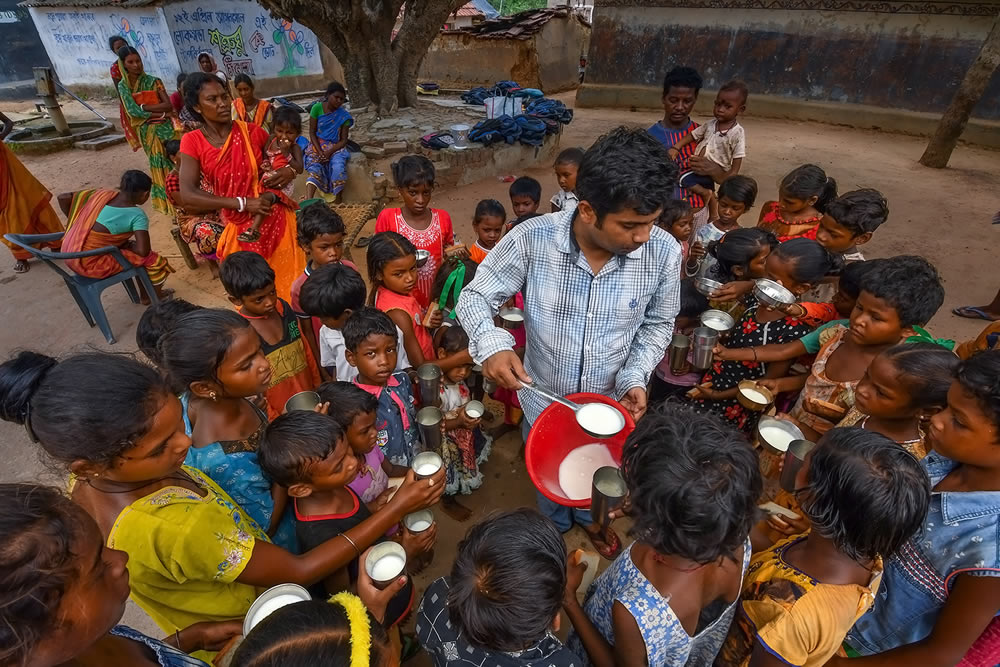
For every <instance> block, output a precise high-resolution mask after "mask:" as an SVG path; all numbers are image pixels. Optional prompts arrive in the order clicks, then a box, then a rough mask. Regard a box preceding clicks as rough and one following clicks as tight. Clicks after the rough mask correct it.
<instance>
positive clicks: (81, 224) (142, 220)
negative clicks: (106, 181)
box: [59, 169, 174, 304]
mask: <svg viewBox="0 0 1000 667" xmlns="http://www.w3.org/2000/svg"><path fill="white" fill-rule="evenodd" d="M152 187H153V180H152V179H151V178H150V177H149V176H147V175H146V174H144V173H143V172H141V171H137V170H135V169H129V170H128V171H126V172H125V173H124V174H122V181H121V186H120V187H119V189H118V190H81V191H80V192H65V193H63V194H61V195H59V206H60V208H62V210H63V213H65V214H66V217H67V218H68V219H69V224H68V226H69V231H67V232H66V236H64V237H63V242H62V251H63V252H82V251H84V250H95V249H97V248H104V247H107V246H111V245H113V246H118V247H119V248H121V251H122V254H123V255H125V259H127V260H128V261H129V262H130V263H131V264H132V265H133V266H144V267H146V273H148V274H149V281H150V282H151V283H153V287H154V288H155V289H156V296H157V297H159V298H160V299H166V298H169V297H170V295H171V294H173V290H167V289H164V288H163V283H164V282H166V280H167V276H168V275H169V274H171V273H173V272H174V270H173V269H172V268H171V267H170V264H168V263H167V260H166V259H164V258H163V257H160V255H158V254H157V253H155V252H153V250H152V249H151V248H150V247H149V218H147V217H146V213H145V211H143V210H142V209H141V208H139V207H140V206H141V205H142V204H145V203H146V201H147V200H148V199H149V191H150V189H151V188H152ZM66 266H68V267H69V268H70V269H72V270H73V271H75V272H76V273H78V274H79V275H81V276H84V277H85V278H107V277H108V276H113V275H114V274H116V273H118V272H120V271H121V270H122V266H121V264H119V263H118V260H116V259H115V258H114V257H113V256H112V255H110V254H108V255H97V256H94V257H84V258H82V259H71V260H68V261H67V262H66ZM139 290H140V292H141V293H142V303H144V304H148V303H149V295H148V294H146V293H145V290H144V289H143V287H142V283H139Z"/></svg>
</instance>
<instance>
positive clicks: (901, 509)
mask: <svg viewBox="0 0 1000 667" xmlns="http://www.w3.org/2000/svg"><path fill="white" fill-rule="evenodd" d="M808 478H809V481H808V483H807V484H806V486H805V488H804V489H802V490H801V491H799V492H798V493H797V494H796V495H797V497H798V499H799V502H800V503H801V505H802V511H803V512H804V513H805V515H806V516H807V517H809V520H810V521H811V522H812V531H813V532H814V533H817V534H819V535H822V536H823V537H825V538H827V539H829V540H831V541H832V542H833V543H834V544H835V545H836V546H837V549H838V550H840V552H841V553H843V554H844V555H846V556H847V557H848V558H851V559H852V560H855V561H858V562H859V563H867V562H871V561H873V560H875V559H876V558H878V557H881V558H886V559H888V558H890V557H892V556H893V555H895V553H896V552H897V551H898V550H899V548H900V547H902V546H903V544H904V543H905V542H906V541H907V540H908V539H910V537H912V536H913V535H914V534H915V533H916V532H917V531H918V530H919V529H920V527H921V526H922V525H923V522H924V518H925V517H926V516H927V507H928V505H929V504H930V497H931V485H930V480H929V479H928V477H927V473H925V472H924V470H923V468H922V467H921V466H920V463H919V462H918V461H917V460H916V459H915V458H913V455H911V454H910V453H909V452H907V451H906V450H905V449H903V448H902V447H900V446H899V445H898V444H897V443H895V442H893V441H892V440H890V439H889V438H887V437H886V436H884V435H882V434H881V433H876V432H874V431H868V430H866V429H863V428H834V429H831V430H830V431H827V432H826V434H824V435H823V437H822V438H821V439H820V441H819V443H817V445H816V448H815V449H814V450H813V451H812V454H811V456H810V461H809V471H808Z"/></svg>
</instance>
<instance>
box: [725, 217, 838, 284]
mask: <svg viewBox="0 0 1000 667" xmlns="http://www.w3.org/2000/svg"><path fill="white" fill-rule="evenodd" d="M817 245H818V244H817ZM777 247H778V238H777V237H776V236H775V235H774V234H772V233H771V232H768V231H765V230H763V229H759V228H757V227H740V228H739V229H734V230H733V231H731V232H726V233H725V234H723V235H722V238H720V239H719V240H718V241H712V242H710V243H709V244H708V247H707V248H706V252H708V254H709V255H711V256H712V257H714V258H715V260H716V264H715V265H714V266H713V267H712V274H713V275H712V278H713V279H716V278H717V279H719V280H721V281H722V282H731V281H733V280H737V279H738V278H739V279H742V280H746V279H747V278H748V274H747V272H748V271H749V269H750V262H752V261H753V258H754V257H756V256H757V255H759V254H760V252H761V250H763V249H764V248H770V249H771V250H772V251H773V250H774V249H775V248H777ZM736 267H740V268H742V269H743V275H742V276H739V277H738V276H736V275H735V274H734V273H733V269H735V268H736Z"/></svg>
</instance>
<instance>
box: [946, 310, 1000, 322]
mask: <svg viewBox="0 0 1000 667" xmlns="http://www.w3.org/2000/svg"><path fill="white" fill-rule="evenodd" d="M951 312H952V313H954V314H955V315H958V316H959V317H965V318H968V319H970V320H986V321H987V322H996V321H997V320H1000V317H995V316H993V315H990V314H989V313H988V312H986V311H985V310H983V309H982V308H978V307H976V306H961V307H960V308H952V310H951Z"/></svg>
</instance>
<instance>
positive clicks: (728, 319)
mask: <svg viewBox="0 0 1000 667" xmlns="http://www.w3.org/2000/svg"><path fill="white" fill-rule="evenodd" d="M701 326H703V327H708V328H709V329H715V330H716V331H718V332H719V335H722V334H725V333H729V331H731V330H732V328H733V327H734V326H736V320H734V319H733V316H732V315H730V314H729V313H727V312H726V311H724V310H715V309H714V308H713V309H712V310H706V311H705V312H704V313H702V314H701Z"/></svg>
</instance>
